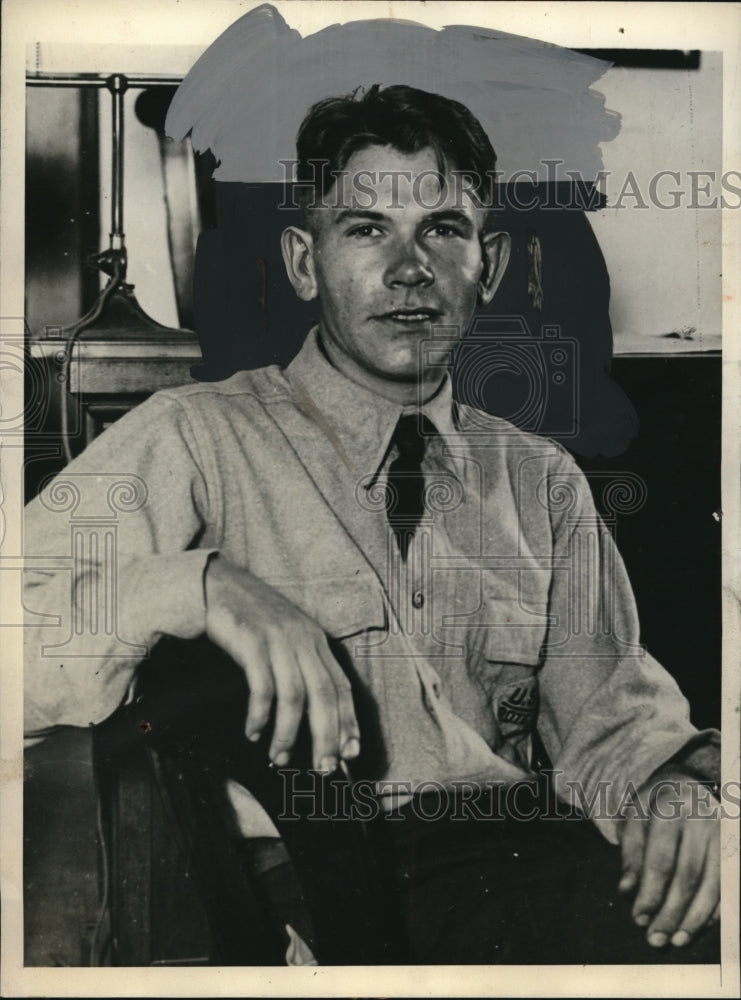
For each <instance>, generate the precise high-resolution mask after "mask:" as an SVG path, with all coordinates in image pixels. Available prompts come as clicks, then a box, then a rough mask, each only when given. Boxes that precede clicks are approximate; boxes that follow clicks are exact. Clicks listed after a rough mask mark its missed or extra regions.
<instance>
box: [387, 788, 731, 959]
mask: <svg viewBox="0 0 741 1000" xmlns="http://www.w3.org/2000/svg"><path fill="white" fill-rule="evenodd" d="M422 811H424V812H426V813H427V814H428V815H434V814H435V811H436V810H435V808H434V806H433V808H431V809H430V808H424V810H422V809H420V808H419V806H418V805H414V804H409V805H408V806H405V807H403V808H402V809H401V810H399V811H398V812H397V813H395V814H392V815H391V816H388V817H386V818H384V819H383V820H380V821H379V822H378V823H377V824H376V826H377V830H376V837H377V840H378V849H379V851H380V852H381V853H382V855H383V856H384V862H385V864H384V867H385V868H386V870H388V871H390V872H391V873H392V877H391V881H392V884H391V891H392V893H393V895H394V898H395V902H396V906H395V909H396V911H397V913H398V917H399V920H400V924H401V927H400V931H401V933H402V934H403V936H404V937H405V939H406V949H405V950H406V951H407V954H408V961H409V962H411V963H414V964H442V965H447V964H451V965H456V964H493V963H498V964H513V965H514V964H517V965H520V964H521V965H527V964H600V963H602V964H611V963H616V964H621V963H646V964H648V963H676V962H693V963H708V964H713V963H718V962H719V961H720V956H719V934H718V931H717V928H715V929H711V930H709V931H707V932H705V933H703V934H701V935H700V937H699V938H698V939H697V940H696V941H695V942H693V944H692V945H690V946H689V947H687V948H684V949H679V948H674V947H672V946H671V945H668V946H667V947H666V948H662V949H657V948H653V947H651V946H650V945H649V944H648V943H647V942H646V940H645V935H646V932H645V929H641V928H639V927H637V926H636V925H635V924H634V923H633V921H632V919H631V915H630V910H631V900H630V899H628V898H626V897H624V896H622V895H621V894H619V893H618V891H617V884H618V881H619V879H620V870H621V865H620V851H619V848H617V847H615V846H614V845H611V844H610V843H608V842H607V841H606V840H605V839H604V838H603V837H602V835H601V834H600V833H599V832H598V830H597V829H596V828H595V827H594V825H593V824H592V823H591V821H588V820H585V819H580V818H574V817H573V816H572V817H571V818H565V816H563V815H562V816H561V817H560V818H555V815H554V811H553V810H552V809H549V810H548V813H547V815H550V816H551V817H552V818H544V811H543V810H541V811H540V812H539V814H538V816H537V817H535V818H533V819H530V820H521V819H513V818H511V817H509V818H494V819H487V818H480V817H479V818H476V817H474V816H472V815H468V816H467V817H466V818H455V817H456V813H457V814H458V816H460V810H456V809H453V808H448V809H447V810H446V812H445V814H444V815H442V816H440V817H438V818H435V819H425V818H423V817H422V816H421V815H420V814H421V812H422ZM481 811H482V812H483V813H484V815H491V813H493V812H494V813H495V812H496V810H491V809H482V810H481Z"/></svg>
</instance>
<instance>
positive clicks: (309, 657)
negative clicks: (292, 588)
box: [205, 556, 360, 773]
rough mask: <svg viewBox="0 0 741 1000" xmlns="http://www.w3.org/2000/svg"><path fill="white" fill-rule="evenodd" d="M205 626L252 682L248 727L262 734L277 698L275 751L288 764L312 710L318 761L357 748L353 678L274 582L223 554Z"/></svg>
mask: <svg viewBox="0 0 741 1000" xmlns="http://www.w3.org/2000/svg"><path fill="white" fill-rule="evenodd" d="M205 587H206V633H207V635H208V636H209V638H210V639H212V640H213V641H214V642H215V643H217V645H219V646H220V647H221V648H222V649H223V650H224V651H225V652H226V653H228V654H229V656H231V657H232V659H233V660H234V661H235V662H236V663H238V664H239V666H241V667H242V669H243V670H244V672H245V675H246V677H247V684H248V687H249V708H248V711H247V722H246V724H245V733H246V735H247V738H248V739H250V740H252V741H257V740H258V739H259V738H260V736H261V735H262V732H263V730H264V728H265V726H266V725H267V722H268V719H269V716H270V712H271V709H272V705H273V700H274V699H275V701H276V713H275V729H274V731H273V734H272V740H271V743H270V750H269V754H270V759H271V760H272V761H273V763H274V764H275V765H276V766H278V767H285V766H286V764H288V761H289V757H290V751H291V748H292V747H293V744H294V742H295V740H296V734H297V732H298V728H299V724H300V722H301V719H302V717H303V715H304V712H306V713H307V714H308V721H309V728H310V731H311V739H312V748H313V760H314V767H315V768H316V769H317V770H318V771H324V772H326V773H331V772H332V771H335V770H336V769H337V767H338V763H339V760H340V758H343V759H345V760H350V759H352V758H353V757H356V756H357V755H358V753H359V752H360V733H359V729H358V723H357V719H356V718H355V709H354V706H353V700H352V693H351V689H350V682H349V681H348V679H347V677H346V676H345V673H344V672H343V670H342V668H341V667H340V665H339V664H338V663H337V661H336V659H335V658H334V656H333V655H332V652H331V650H330V648H329V643H328V642H327V636H326V635H325V633H324V631H323V630H322V628H321V627H320V626H319V625H318V624H317V623H316V622H315V621H313V620H312V619H311V618H309V617H308V615H305V614H304V613H303V611H301V610H300V609H299V608H297V607H296V606H295V605H294V604H292V603H291V602H290V601H289V600H288V599H287V598H285V597H283V595H282V594H280V593H278V591H277V590H275V589H274V588H273V587H271V586H269V585H268V584H266V583H264V582H263V581H262V580H259V579H258V578H257V577H255V576H253V575H252V574H251V573H249V572H248V571H247V570H244V569H240V568H239V567H237V566H235V565H233V564H232V563H230V562H229V561H228V560H227V559H225V558H224V557H223V556H215V557H214V558H212V559H211V560H210V562H209V564H208V566H207V568H206V575H205Z"/></svg>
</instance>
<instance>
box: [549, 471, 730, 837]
mask: <svg viewBox="0 0 741 1000" xmlns="http://www.w3.org/2000/svg"><path fill="white" fill-rule="evenodd" d="M554 487H557V488H558V495H559V497H560V499H561V500H562V501H563V498H564V497H567V498H568V502H561V503H560V504H559V507H560V509H554V510H552V513H551V518H552V526H553V539H554V550H553V566H554V570H553V576H552V585H551V600H550V607H549V613H550V624H549V628H548V633H547V639H546V643H545V648H544V664H543V668H542V670H541V675H540V693H541V709H540V716H539V722H538V728H539V731H540V734H541V736H542V738H543V741H544V744H545V746H546V749H547V750H548V752H549V755H550V757H551V760H552V761H553V764H554V768H555V770H556V787H557V790H558V792H559V794H560V796H561V797H562V798H567V799H568V800H569V801H570V802H574V801H576V802H581V803H587V804H591V806H592V808H591V810H590V814H591V815H592V818H593V819H594V821H595V822H596V824H597V826H598V827H599V828H600V829H601V831H602V832H603V834H604V835H605V836H606V837H607V838H608V839H609V840H612V841H616V840H617V836H616V830H615V819H614V817H615V815H616V813H617V811H618V810H619V808H620V806H621V805H624V804H625V802H626V797H629V796H630V794H631V793H632V790H633V789H636V790H637V789H638V788H639V787H640V786H641V785H642V784H643V783H644V782H645V781H647V780H648V779H649V778H650V776H651V775H652V774H653V773H654V772H655V771H656V770H657V769H658V768H659V767H660V766H661V765H662V764H664V763H665V762H666V761H668V760H669V759H670V758H675V759H676V760H677V761H681V760H682V759H683V752H684V755H685V756H686V755H688V754H689V756H690V758H697V759H698V760H700V759H702V761H703V769H704V770H711V771H713V770H715V771H717V761H718V756H719V751H718V739H719V737H718V734H717V732H716V731H714V730H707V731H705V732H703V733H699V734H698V731H697V729H696V728H695V727H694V726H693V725H692V724H691V722H690V718H689V705H688V703H687V700H686V699H685V698H684V696H683V695H682V693H681V691H680V689H679V687H678V685H677V684H676V682H675V681H674V679H673V678H672V676H671V675H670V674H669V673H668V672H667V671H666V670H665V669H664V668H663V667H662V666H661V665H660V664H659V663H657V661H656V660H655V659H654V658H653V657H652V656H651V655H650V654H649V653H648V652H647V651H646V650H645V649H644V648H643V647H642V646H641V644H640V631H639V624H638V616H637V611H636V605H635V600H634V597H633V592H632V589H631V586H630V582H629V580H628V576H627V573H626V571H625V566H624V564H623V561H622V558H621V557H620V554H619V552H618V550H617V548H616V546H615V543H614V541H613V538H612V535H611V534H610V531H609V530H608V528H607V526H606V525H605V523H604V521H603V520H602V518H601V517H600V516H599V514H598V513H597V511H596V509H595V506H594V502H593V499H592V495H591V491H590V488H589V484H588V483H587V480H586V479H585V477H584V475H583V474H582V473H581V471H580V470H579V469H578V467H577V466H576V465H575V464H574V463H573V461H572V460H571V459H570V458H569V457H568V456H566V454H565V453H564V454H563V455H562V456H561V461H560V463H559V465H558V467H557V468H556V470H555V472H554V474H553V478H552V481H551V488H552V489H553V488H554ZM700 748H703V749H702V753H700ZM698 754H699V757H698ZM711 759H712V760H711Z"/></svg>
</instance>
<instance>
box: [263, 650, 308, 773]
mask: <svg viewBox="0 0 741 1000" xmlns="http://www.w3.org/2000/svg"><path fill="white" fill-rule="evenodd" d="M269 648H270V665H271V667H272V671H273V678H274V682H275V695H276V699H277V704H276V710H275V726H274V728H273V738H272V740H271V742H270V750H269V751H268V753H269V756H270V759H271V760H272V761H273V763H274V764H275V765H276V766H277V767H285V766H286V765H287V764H288V761H289V760H290V756H291V750H292V749H293V745H294V743H295V742H296V736H297V734H298V729H299V726H300V725H301V719H302V718H303V715H304V711H305V709H306V685H305V684H304V679H303V677H302V676H301V671H300V670H299V667H298V663H297V662H296V657H295V656H294V654H293V652H292V651H291V649H290V648H289V647H288V646H286V645H285V644H283V643H280V642H278V643H273V644H272V645H271V646H270V647H269Z"/></svg>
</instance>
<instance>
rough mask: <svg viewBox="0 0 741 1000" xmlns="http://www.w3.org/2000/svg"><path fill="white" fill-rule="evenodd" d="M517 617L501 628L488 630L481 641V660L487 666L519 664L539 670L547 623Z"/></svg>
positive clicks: (511, 617)
mask: <svg viewBox="0 0 741 1000" xmlns="http://www.w3.org/2000/svg"><path fill="white" fill-rule="evenodd" d="M528 617H529V616H525V615H523V614H522V613H520V617H519V619H517V620H514V616H513V615H511V616H510V621H508V622H505V623H503V624H502V625H494V626H490V627H489V628H487V629H486V635H485V637H484V659H485V660H487V661H488V662H490V663H521V664H523V665H524V666H540V665H541V662H542V659H543V653H542V650H543V645H544V643H545V637H546V623H545V621H543V620H542V619H539V618H536V619H529V620H528Z"/></svg>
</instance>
